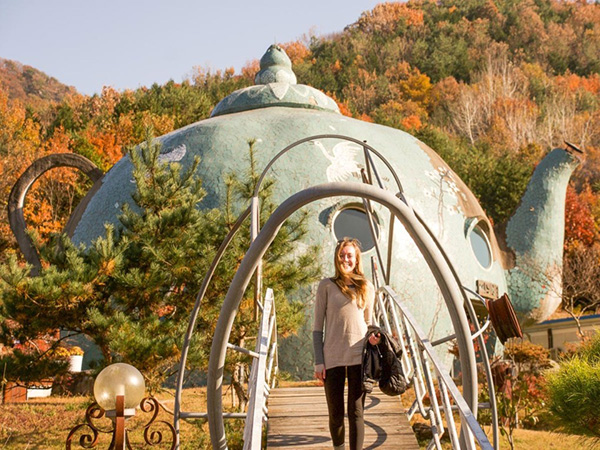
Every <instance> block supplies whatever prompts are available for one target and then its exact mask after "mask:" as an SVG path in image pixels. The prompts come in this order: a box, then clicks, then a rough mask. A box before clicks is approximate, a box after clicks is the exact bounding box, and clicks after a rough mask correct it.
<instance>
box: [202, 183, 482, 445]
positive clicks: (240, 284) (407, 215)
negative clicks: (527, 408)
mask: <svg viewBox="0 0 600 450" xmlns="http://www.w3.org/2000/svg"><path fill="white" fill-rule="evenodd" d="M337 196H356V197H362V198H365V199H370V200H373V201H376V202H378V203H380V204H382V205H383V206H385V207H387V208H388V209H389V210H390V212H391V214H393V215H394V216H395V217H397V218H398V219H399V220H400V221H401V222H402V224H403V225H404V227H405V228H406V230H407V232H408V233H409V235H410V236H411V238H412V239H413V241H414V242H415V244H416V245H417V247H418V248H419V250H420V251H421V254H422V255H423V257H424V259H425V261H426V262H427V264H428V266H429V267H430V269H431V271H432V274H433V275H434V277H435V279H436V281H437V284H438V286H439V288H440V291H441V293H442V295H443V297H444V300H445V302H446V307H447V308H448V312H449V313H450V318H451V320H452V324H453V327H454V329H455V331H456V333H457V342H458V346H459V349H460V361H461V365H462V367H463V374H462V377H463V378H462V381H463V395H464V398H465V401H466V403H467V405H468V406H469V408H471V411H477V369H476V361H475V352H474V348H473V342H472V340H471V338H470V330H469V324H468V320H467V317H466V313H465V310H464V306H463V301H464V298H463V293H462V289H461V286H460V285H459V284H458V283H457V282H456V279H455V277H454V274H453V271H452V268H451V265H449V263H448V261H447V260H446V259H445V258H444V256H443V255H442V254H441V252H440V250H439V248H438V247H437V245H436V244H435V242H434V241H433V239H432V238H431V236H430V235H429V233H428V232H427V230H426V229H425V227H424V226H423V225H422V224H421V223H420V222H419V220H418V219H417V217H416V216H415V214H414V212H413V211H412V209H411V208H410V207H408V206H407V205H406V204H405V203H403V202H402V201H401V200H400V199H399V198H398V197H396V196H395V195H393V194H392V193H390V192H389V191H385V190H383V189H380V188H377V187H373V186H370V185H365V184H358V183H328V184H321V185H317V186H314V187H311V188H308V189H305V190H303V191H300V192H298V193H296V194H294V195H292V196H291V197H289V198H288V199H287V200H286V201H284V202H283V203H282V204H281V205H280V206H279V207H278V208H277V209H276V210H275V211H274V212H273V214H272V215H271V217H270V218H269V219H268V220H267V222H266V223H265V225H264V227H263V229H262V231H261V232H260V233H259V234H258V236H257V237H256V239H255V240H254V241H253V243H252V244H251V246H250V248H249V250H248V252H247V253H246V255H245V256H244V259H243V261H242V263H241V265H240V267H239V268H238V271H237V272H236V274H235V276H234V278H233V280H232V282H231V285H230V287H229V290H228V292H227V295H226V297H225V300H224V302H223V306H222V308H221V313H220V314H219V320H218V322H217V326H216V329H215V333H214V337H213V343H212V346H211V352H210V359H209V366H208V384H207V406H208V422H209V430H210V437H211V442H212V446H213V448H214V449H216V450H225V449H227V441H226V436H225V429H224V425H223V417H222V414H223V404H222V386H223V368H224V364H225V356H226V351H227V342H228V340H229V335H230V333H231V329H232V327H233V322H234V320H235V316H236V314H237V309H238V307H239V304H240V301H241V299H242V296H243V294H244V291H245V290H246V288H247V286H248V284H249V282H250V279H251V277H252V275H253V273H254V271H255V270H256V268H257V266H258V265H259V262H260V260H261V258H262V257H263V256H264V254H265V252H266V251H267V249H268V247H269V246H270V245H271V243H272V242H273V240H274V239H275V236H276V235H277V233H278V231H279V229H280V228H281V226H282V225H283V223H284V222H285V220H286V219H287V218H288V217H289V216H290V215H291V214H293V213H294V212H295V211H297V210H298V209H300V208H301V207H303V206H304V205H307V204H309V203H311V202H314V201H316V200H320V199H323V198H328V197H337Z"/></svg>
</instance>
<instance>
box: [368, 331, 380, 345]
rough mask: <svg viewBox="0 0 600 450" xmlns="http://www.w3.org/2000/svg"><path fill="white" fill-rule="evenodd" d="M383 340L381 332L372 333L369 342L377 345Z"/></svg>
mask: <svg viewBox="0 0 600 450" xmlns="http://www.w3.org/2000/svg"><path fill="white" fill-rule="evenodd" d="M380 342H381V334H379V333H377V334H375V333H371V334H370V335H369V344H371V345H377V344H379V343H380Z"/></svg>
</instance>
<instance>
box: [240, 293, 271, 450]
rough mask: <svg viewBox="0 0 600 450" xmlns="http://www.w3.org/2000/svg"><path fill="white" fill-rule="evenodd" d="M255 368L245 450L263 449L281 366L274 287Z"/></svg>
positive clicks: (264, 307)
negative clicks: (271, 398)
mask: <svg viewBox="0 0 600 450" xmlns="http://www.w3.org/2000/svg"><path fill="white" fill-rule="evenodd" d="M252 356H254V361H253V362H252V369H251V371H250V379H249V380H248V392H249V401H248V410H247V411H246V424H245V426H244V450H260V448H261V446H262V436H263V433H262V426H263V422H266V421H267V412H268V409H267V400H268V398H269V394H270V392H271V389H272V388H274V387H275V380H276V378H275V377H276V376H277V372H278V370H279V367H278V357H277V315H276V313H275V301H274V296H273V290H272V289H267V293H266V295H265V302H264V304H263V305H262V318H261V321H260V328H259V333H258V336H257V339H256V350H255V353H254V354H253V355H252Z"/></svg>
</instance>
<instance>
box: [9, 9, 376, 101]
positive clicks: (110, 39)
mask: <svg viewBox="0 0 600 450" xmlns="http://www.w3.org/2000/svg"><path fill="white" fill-rule="evenodd" d="M377 3H380V2H378V1H375V0H320V1H319V0H304V1H288V0H280V1H279V2H278V1H276V0H275V1H273V0H271V1H264V0H255V1H253V2H250V1H236V2H234V1H227V0H220V1H211V2H206V1H201V0H196V1H192V0H166V1H161V0H144V1H137V0H102V1H97V0H0V57H1V58H6V59H12V60H16V61H19V62H21V63H23V64H27V65H30V66H33V67H35V68H37V69H39V70H42V71H44V72H45V73H47V74H48V75H50V76H53V77H55V78H57V79H58V80H59V81H61V82H62V83H65V84H68V85H71V86H75V87H76V88H77V90H79V91H80V92H82V93H85V94H93V93H95V92H100V91H101V89H102V86H104V85H110V86H113V87H115V88H117V89H119V90H121V89H126V88H129V89H135V88H137V87H138V86H147V85H151V84H152V83H154V82H158V83H164V82H166V81H167V80H169V79H173V80H175V81H181V80H182V79H184V78H185V77H186V76H187V75H189V74H190V73H191V72H192V69H193V67H194V66H201V67H209V68H212V69H224V68H226V67H234V68H235V69H236V72H237V71H239V70H240V68H241V67H242V66H243V65H244V64H245V63H246V62H247V61H249V60H251V59H254V58H260V57H261V56H262V55H263V53H264V52H265V50H266V49H267V48H268V47H269V45H271V44H273V43H276V42H288V41H292V40H296V39H302V37H303V36H308V35H309V34H311V33H312V34H314V35H317V36H321V35H327V34H330V33H333V32H337V31H341V30H343V28H344V27H345V26H346V25H348V24H350V23H353V22H355V21H356V20H357V19H358V17H359V16H360V14H361V13H362V12H363V11H366V10H370V9H372V8H373V7H374V6H375V5H376V4H377ZM299 81H300V82H301V81H302V80H299Z"/></svg>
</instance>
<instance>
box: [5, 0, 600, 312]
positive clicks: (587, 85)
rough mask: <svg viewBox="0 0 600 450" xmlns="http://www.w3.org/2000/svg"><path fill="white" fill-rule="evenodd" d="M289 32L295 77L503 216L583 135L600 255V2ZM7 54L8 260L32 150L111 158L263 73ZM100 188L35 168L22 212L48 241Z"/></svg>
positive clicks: (380, 15)
mask: <svg viewBox="0 0 600 450" xmlns="http://www.w3.org/2000/svg"><path fill="white" fill-rule="evenodd" d="M281 46H282V47H283V48H284V49H285V50H286V52H287V53H288V55H289V56H290V58H291V59H292V62H293V64H294V67H293V69H294V71H295V73H296V75H297V77H298V82H299V83H302V84H308V85H311V86H313V87H315V88H317V89H320V90H322V91H324V92H326V93H327V94H328V95H330V96H331V97H333V98H334V99H336V101H337V102H338V104H339V106H340V109H341V111H342V113H343V114H346V115H348V116H352V117H355V118H359V119H362V120H365V121H370V122H375V123H379V124H383V125H387V126H390V127H395V128H399V129H402V130H405V131H407V132H409V133H411V134H413V135H415V136H417V137H418V138H419V139H421V140H422V141H424V142H425V143H427V144H429V145H430V146H431V147H432V148H433V149H434V150H436V151H437V152H438V153H439V154H440V155H441V156H442V157H443V158H444V159H445V160H446V161H447V162H448V163H449V164H450V166H451V167H452V168H453V169H454V170H455V171H456V172H457V173H458V174H459V175H460V176H461V178H462V179H463V180H464V181H465V182H466V184H467V185H468V186H469V187H470V188H471V189H472V190H473V192H474V193H475V195H476V196H477V197H478V198H479V200H480V202H481V204H482V206H483V207H484V209H485V210H486V212H487V213H488V215H489V216H490V217H491V218H492V220H493V221H494V224H495V225H497V226H501V225H502V224H503V222H505V221H506V219H507V218H508V217H510V215H511V214H512V212H513V210H514V209H515V207H516V206H517V202H518V200H519V199H520V198H521V196H522V193H523V191H524V189H525V186H526V184H527V181H528V180H529V177H530V176H531V173H532V171H533V169H534V167H535V166H536V164H537V163H538V162H539V161H540V160H541V158H542V157H543V156H544V155H545V154H546V153H547V152H548V151H549V150H550V149H552V148H553V147H557V146H561V147H562V146H564V141H565V140H566V141H569V142H571V143H573V144H574V145H576V146H578V147H579V148H581V149H582V150H583V151H584V152H585V163H584V164H583V165H582V167H581V168H579V169H578V170H577V171H576V173H575V175H574V177H573V181H572V185H571V187H570V188H569V192H568V196H567V214H566V239H565V258H566V259H567V262H569V261H575V258H576V257H577V258H580V259H581V258H583V259H584V260H585V262H586V264H587V265H588V266H598V262H600V261H599V258H600V250H598V249H599V248H600V234H599V228H598V226H599V224H600V170H599V169H600V4H598V3H587V2H583V1H582V2H567V1H559V0H525V1H515V0H474V1H465V0H448V1H446V0H442V1H439V2H430V1H425V0H418V1H409V2H406V3H382V4H380V5H378V6H376V7H375V8H373V9H372V10H371V11H366V12H364V13H363V14H362V15H361V16H360V17H359V18H357V20H356V22H355V23H353V24H350V25H348V26H347V27H346V28H345V29H344V30H343V31H340V32H339V33H336V34H334V35H329V36H322V37H319V36H312V37H310V38H309V39H307V40H306V41H304V42H300V41H297V42H289V43H283V44H281ZM256 56H260V55H256ZM0 69H2V70H0V173H1V174H2V176H1V177H0V251H1V255H2V256H1V259H2V261H6V260H7V259H8V257H9V255H12V254H18V251H17V249H16V244H15V241H14V239H13V237H12V235H11V233H10V230H9V228H8V224H7V220H6V202H7V198H8V193H9V191H10V189H11V187H12V186H13V184H14V182H15V180H16V178H17V177H18V176H19V174H20V173H22V172H23V170H24V169H25V168H26V167H27V166H28V165H29V164H31V162H33V161H34V160H35V159H37V158H39V157H41V156H43V155H46V154H50V153H59V152H73V153H78V154H81V155H84V156H86V157H87V158H89V159H91V160H92V161H93V162H94V163H96V164H97V165H98V166H99V167H100V168H102V169H103V170H107V169H109V168H110V167H111V166H112V165H113V164H114V163H115V162H116V161H118V160H119V159H120V158H121V157H122V156H123V155H124V152H125V151H126V149H127V148H130V147H131V146H133V145H135V144H137V143H139V142H142V141H144V139H145V137H146V130H147V129H148V128H151V129H152V130H153V132H154V134H155V135H162V134H165V133H168V132H170V131H173V130H175V129H178V128H180V127H183V126H185V125H188V124H190V123H193V122H196V121H198V120H202V119H205V118H207V117H208V116H209V114H210V111H211V110H212V108H214V106H215V105H216V104H217V103H218V102H219V101H220V100H221V99H222V98H223V97H225V96H226V95H228V94H230V93H231V92H233V91H234V90H236V89H240V88H243V87H246V86H250V85H252V84H253V80H254V75H255V73H256V72H257V71H258V61H257V60H254V61H252V62H251V63H249V64H247V66H246V67H244V68H243V69H242V70H241V73H235V71H234V70H233V69H225V70H212V69H211V70H207V69H201V68H195V69H194V71H193V74H192V75H190V76H189V78H188V79H186V80H185V81H183V82H182V83H175V82H173V81H169V82H167V83H166V84H164V85H158V84H154V85H152V86H150V87H142V88H139V89H136V90H125V91H117V90H115V89H113V88H111V87H105V88H104V89H103V90H102V93H101V94H99V95H94V96H85V95H80V94H78V93H76V92H73V90H72V89H70V88H67V87H64V86H55V85H54V84H53V83H46V82H44V83H46V84H47V85H48V90H46V91H40V90H39V89H38V88H39V83H40V82H41V80H46V81H48V80H51V79H50V78H49V77H45V75H43V74H41V73H40V72H37V71H35V70H33V69H31V68H28V67H26V66H20V65H19V64H18V63H14V62H7V61H5V60H2V61H0ZM7 74H8V75H7ZM42 104H43V107H41V105H42ZM88 188H89V186H88V185H87V184H86V183H85V181H84V180H83V179H82V178H80V177H79V176H78V175H76V174H75V173H74V172H72V171H70V170H66V169H65V170H56V171H53V172H51V173H50V174H48V175H47V176H45V177H44V178H43V179H41V180H40V181H39V182H38V183H36V185H35V186H34V187H33V189H32V191H31V192H30V194H29V196H28V203H27V205H26V208H25V217H26V220H27V222H28V224H29V226H30V227H31V228H32V229H34V230H36V231H37V233H38V234H39V238H40V240H41V241H42V242H43V241H45V240H48V239H49V238H50V236H52V234H53V233H56V232H59V231H60V230H61V229H62V227H63V226H64V224H65V222H66V218H67V217H68V216H69V215H70V214H71V212H72V210H73V207H74V206H75V205H76V203H77V202H78V200H79V199H80V198H81V197H82V196H83V195H84V194H85V192H86V191H87V189H88ZM580 259H579V260H577V261H580ZM565 267H566V268H567V269H568V270H566V272H565V296H566V298H569V299H570V300H569V301H570V302H571V304H572V310H573V311H575V312H576V311H579V310H580V309H581V308H582V307H584V306H586V305H588V304H589V302H590V301H591V300H590V299H591V298H594V299H595V298H597V297H598V298H600V296H599V295H598V292H600V277H598V280H595V283H594V285H593V286H591V289H593V290H594V292H595V293H594V294H593V295H592V294H590V292H588V291H585V290H583V289H582V286H581V283H582V281H589V279H583V278H582V277H581V276H580V273H579V268H580V267H582V264H580V263H577V264H568V263H567V264H565ZM588 284H589V283H588ZM585 288H586V289H588V290H589V289H590V286H586V287H585ZM582 292H583V293H582ZM594 301H595V300H594ZM578 308H579V309H578ZM588 309H589V308H588Z"/></svg>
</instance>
